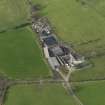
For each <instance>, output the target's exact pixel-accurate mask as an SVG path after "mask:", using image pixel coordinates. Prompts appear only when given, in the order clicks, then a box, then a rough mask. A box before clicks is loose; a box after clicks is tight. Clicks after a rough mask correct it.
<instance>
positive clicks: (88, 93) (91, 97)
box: [76, 82, 105, 105]
mask: <svg viewBox="0 0 105 105" xmlns="http://www.w3.org/2000/svg"><path fill="white" fill-rule="evenodd" d="M78 88H79V89H78ZM76 93H77V96H78V97H79V98H80V100H81V101H82V102H83V103H84V105H105V94H104V93H105V82H97V83H87V84H81V85H79V87H78V86H77V91H76Z"/></svg>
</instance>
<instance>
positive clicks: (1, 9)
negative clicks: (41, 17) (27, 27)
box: [0, 0, 29, 31]
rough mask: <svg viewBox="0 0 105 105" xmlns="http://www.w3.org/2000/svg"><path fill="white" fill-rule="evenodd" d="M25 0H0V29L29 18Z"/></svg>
mask: <svg viewBox="0 0 105 105" xmlns="http://www.w3.org/2000/svg"><path fill="white" fill-rule="evenodd" d="M26 1H27V0H0V31H3V30H8V29H10V28H14V27H16V26H18V25H21V24H24V23H26V22H27V19H28V18H29V6H28V4H27V2H26Z"/></svg>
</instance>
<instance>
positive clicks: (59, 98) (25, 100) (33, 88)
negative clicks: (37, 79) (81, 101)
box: [4, 84, 76, 105]
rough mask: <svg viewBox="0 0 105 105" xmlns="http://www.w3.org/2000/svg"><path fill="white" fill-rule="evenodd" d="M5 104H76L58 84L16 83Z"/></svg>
mask: <svg viewBox="0 0 105 105" xmlns="http://www.w3.org/2000/svg"><path fill="white" fill-rule="evenodd" d="M6 99H7V100H6V102H5V104H4V105H43V104H44V105H76V104H75V102H74V100H73V98H72V97H71V96H68V95H67V93H66V91H65V90H64V89H63V88H62V87H61V85H57V84H53V85H51V84H48V85H44V84H43V85H16V86H14V87H12V88H10V89H9V91H8V94H7V96H6Z"/></svg>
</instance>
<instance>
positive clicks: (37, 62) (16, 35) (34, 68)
mask: <svg viewBox="0 0 105 105" xmlns="http://www.w3.org/2000/svg"><path fill="white" fill-rule="evenodd" d="M0 49H1V50H0V73H5V74H6V75H7V76H9V77H13V78H32V77H39V76H48V75H49V67H47V65H46V64H45V62H44V61H43V58H42V54H41V50H40V48H39V47H38V44H37V41H36V37H35V33H33V32H32V31H31V30H29V28H28V27H26V28H22V29H17V30H12V31H8V32H5V33H1V34H0Z"/></svg>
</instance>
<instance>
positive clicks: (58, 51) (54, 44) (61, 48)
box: [32, 17, 84, 70]
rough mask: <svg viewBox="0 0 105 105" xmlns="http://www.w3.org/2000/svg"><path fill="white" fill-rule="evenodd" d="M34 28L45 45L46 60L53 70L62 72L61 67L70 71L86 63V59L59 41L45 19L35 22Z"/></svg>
mask: <svg viewBox="0 0 105 105" xmlns="http://www.w3.org/2000/svg"><path fill="white" fill-rule="evenodd" d="M32 28H33V30H35V31H36V32H37V33H38V35H39V38H40V41H41V43H43V46H42V47H43V51H44V55H45V58H46V59H47V61H48V63H49V64H50V66H51V68H52V69H53V70H60V68H61V67H65V68H66V69H68V70H69V68H70V67H75V66H77V65H79V64H81V63H83V62H84V57H82V56H80V55H79V54H77V53H76V52H75V51H73V49H72V48H69V47H68V46H67V45H65V44H62V43H61V42H59V41H58V39H57V37H56V35H55V34H54V32H53V31H52V28H51V26H50V24H49V22H48V19H46V18H45V17H43V18H40V19H38V20H37V21H35V22H33V25H32Z"/></svg>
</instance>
